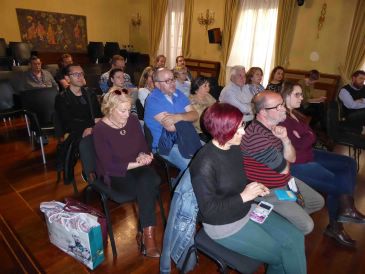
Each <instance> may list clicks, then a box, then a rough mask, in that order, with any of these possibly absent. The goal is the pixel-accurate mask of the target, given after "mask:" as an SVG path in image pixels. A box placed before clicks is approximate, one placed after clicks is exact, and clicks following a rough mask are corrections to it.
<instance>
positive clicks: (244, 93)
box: [219, 66, 254, 122]
mask: <svg viewBox="0 0 365 274" xmlns="http://www.w3.org/2000/svg"><path fill="white" fill-rule="evenodd" d="M245 83H246V70H245V67H244V66H234V67H232V69H231V71H230V83H229V84H228V85H226V86H225V87H224V88H223V89H222V92H221V95H220V96H219V101H221V102H222V103H228V104H230V105H232V106H235V107H237V108H238V109H239V110H240V111H241V112H242V113H243V114H244V117H243V119H244V120H245V122H247V121H251V120H252V119H253V118H254V115H253V111H252V105H251V100H252V97H253V94H251V92H250V89H249V87H248V85H245Z"/></svg>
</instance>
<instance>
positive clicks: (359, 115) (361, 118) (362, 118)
mask: <svg viewBox="0 0 365 274" xmlns="http://www.w3.org/2000/svg"><path fill="white" fill-rule="evenodd" d="M346 121H347V122H348V123H349V124H350V125H351V126H353V127H355V128H357V129H359V130H360V131H361V130H362V127H363V126H365V109H352V110H351V111H350V112H349V113H348V114H347V116H346Z"/></svg>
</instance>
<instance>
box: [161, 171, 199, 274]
mask: <svg viewBox="0 0 365 274" xmlns="http://www.w3.org/2000/svg"><path fill="white" fill-rule="evenodd" d="M197 213H198V204H197V201H196V198H195V194H194V191H193V187H192V185H191V178H190V171H189V169H186V171H185V173H184V175H183V176H182V178H181V180H180V182H179V184H178V186H177V187H176V190H175V193H174V196H173V199H172V201H171V206H170V213H169V218H168V220H167V226H166V230H165V234H164V239H163V248H162V254H161V259H160V273H162V274H165V273H170V271H171V261H170V257H171V258H172V259H173V260H174V262H175V263H176V266H177V268H179V269H181V267H182V265H183V263H184V260H185V256H186V253H187V251H188V250H189V248H190V246H192V245H193V244H194V235H195V226H196V216H197ZM195 264H196V258H195V256H191V257H190V259H189V262H188V264H187V267H186V271H190V270H192V269H193V268H194V266H195Z"/></svg>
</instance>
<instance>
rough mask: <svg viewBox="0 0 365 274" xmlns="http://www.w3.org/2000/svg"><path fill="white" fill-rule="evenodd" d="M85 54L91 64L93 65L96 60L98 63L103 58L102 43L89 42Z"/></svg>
mask: <svg viewBox="0 0 365 274" xmlns="http://www.w3.org/2000/svg"><path fill="white" fill-rule="evenodd" d="M87 53H88V55H89V58H90V61H91V62H92V63H95V62H96V60H98V62H100V61H101V60H102V59H103V57H104V44H103V42H89V44H88V46H87Z"/></svg>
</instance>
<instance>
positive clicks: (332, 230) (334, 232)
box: [324, 225, 356, 248]
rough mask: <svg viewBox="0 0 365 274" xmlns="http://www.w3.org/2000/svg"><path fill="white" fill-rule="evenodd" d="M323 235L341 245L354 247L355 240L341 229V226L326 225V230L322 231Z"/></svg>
mask: <svg viewBox="0 0 365 274" xmlns="http://www.w3.org/2000/svg"><path fill="white" fill-rule="evenodd" d="M324 235H326V236H328V237H331V238H332V239H334V240H335V241H336V242H337V243H339V244H340V245H342V246H346V247H350V248H356V241H355V240H353V239H351V237H350V236H349V235H348V234H347V233H346V231H345V230H343V229H341V226H340V227H333V226H331V225H328V226H327V228H326V230H325V231H324Z"/></svg>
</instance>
